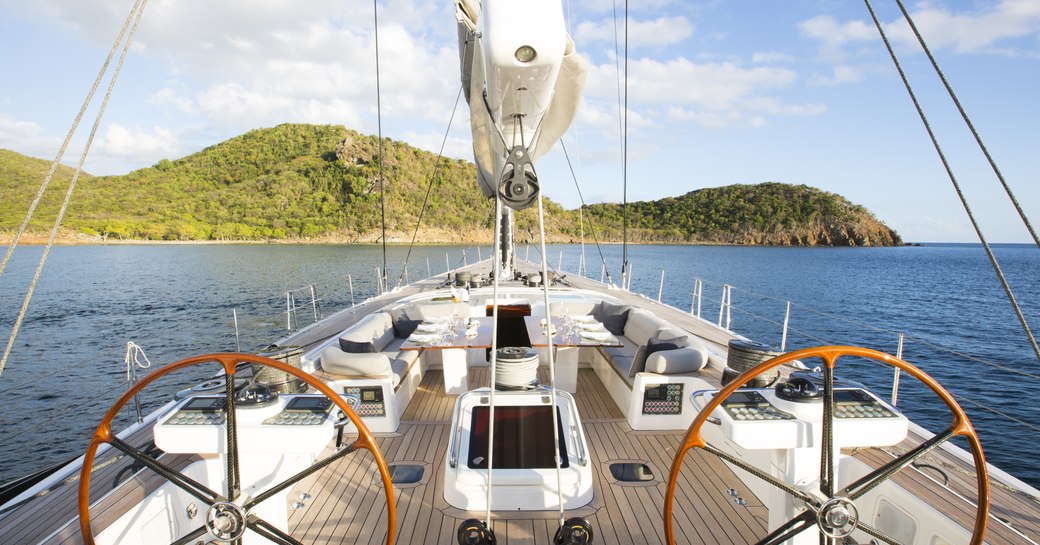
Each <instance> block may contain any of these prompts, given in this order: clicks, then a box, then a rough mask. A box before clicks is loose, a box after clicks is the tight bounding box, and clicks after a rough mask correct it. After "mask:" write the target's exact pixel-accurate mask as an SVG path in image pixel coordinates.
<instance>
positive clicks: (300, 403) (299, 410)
mask: <svg viewBox="0 0 1040 545" xmlns="http://www.w3.org/2000/svg"><path fill="white" fill-rule="evenodd" d="M334 406H335V404H334V403H333V402H332V400H331V399H329V398H327V397H325V396H323V395H313V396H297V397H294V398H293V399H292V400H290V401H289V403H288V404H286V405H285V408H284V409H282V410H281V412H279V413H278V414H276V415H274V416H273V417H271V418H268V419H267V420H264V424H266V425H274V426H320V425H321V424H322V423H324V422H325V419H326V418H327V417H328V415H329V411H330V410H332V407H334Z"/></svg>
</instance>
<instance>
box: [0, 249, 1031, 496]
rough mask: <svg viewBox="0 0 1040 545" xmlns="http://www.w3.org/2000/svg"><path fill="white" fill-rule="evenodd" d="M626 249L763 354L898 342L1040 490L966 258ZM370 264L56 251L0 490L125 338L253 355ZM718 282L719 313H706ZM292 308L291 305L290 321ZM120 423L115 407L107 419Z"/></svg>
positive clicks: (420, 257)
mask: <svg viewBox="0 0 1040 545" xmlns="http://www.w3.org/2000/svg"><path fill="white" fill-rule="evenodd" d="M489 251H490V249H489V248H488V247H486V246H485V247H474V246H470V247H466V248H462V247H446V246H428V247H417V248H415V249H413V250H412V251H411V255H410V257H409V265H408V270H407V273H403V272H402V271H403V267H402V264H403V262H404V259H405V256H406V255H407V254H408V249H407V248H404V247H390V248H389V249H388V253H387V257H386V261H385V262H386V268H387V269H388V271H389V274H388V275H387V276H388V278H389V284H390V286H391V287H392V286H394V285H397V284H398V283H399V282H406V281H407V280H416V279H419V278H424V277H426V276H428V275H430V274H435V275H436V274H445V273H446V270H448V269H450V268H454V267H457V266H459V265H462V264H463V263H472V262H474V261H476V260H478V259H479V258H482V257H483V258H486V257H487V256H488V254H489ZM41 253H42V249H41V248H39V247H23V248H19V249H18V250H17V251H16V253H15V258H14V261H13V262H12V264H11V265H9V267H8V270H7V271H6V272H5V273H4V275H3V276H2V277H0V301H2V302H3V303H2V305H0V331H2V332H3V339H4V340H6V338H7V335H8V334H9V332H10V330H11V326H12V324H13V323H14V318H15V316H16V315H17V312H18V309H19V307H20V306H21V301H22V299H23V297H24V294H25V291H26V290H27V289H28V285H29V282H30V280H31V278H32V275H33V271H34V269H35V266H36V262H37V260H38V259H39V257H40V255H41ZM623 253H624V252H623V251H622V248H621V247H620V246H619V245H603V246H601V247H599V248H597V247H596V246H593V245H588V246H586V247H585V248H584V250H583V249H582V247H581V246H578V245H554V246H549V248H548V249H547V251H546V254H547V260H548V262H549V264H550V265H551V266H552V267H554V268H561V269H562V271H563V273H564V274H575V272H576V271H578V270H579V269H580V268H584V270H585V272H586V275H587V276H589V277H591V278H594V279H600V278H603V279H605V280H607V279H609V280H612V281H613V282H614V283H615V284H620V283H621V269H622V266H621V262H622V256H623ZM517 254H518V257H520V258H521V259H524V258H527V259H529V260H531V261H537V260H540V259H541V256H540V253H539V250H538V248H537V247H536V246H530V247H528V246H523V245H521V246H519V247H518V248H517ZM627 254H628V261H629V265H628V266H627V267H626V272H627V273H628V274H630V275H631V288H632V290H633V291H637V292H640V293H643V294H645V295H647V296H648V297H650V298H652V299H657V298H658V294H659V293H660V297H661V300H662V301H663V302H665V303H667V304H669V305H672V306H675V307H678V308H680V309H682V310H684V311H687V312H691V311H692V312H696V310H697V307H699V310H700V315H701V317H702V318H703V319H706V320H708V321H711V322H714V323H719V322H720V320H721V323H722V324H723V325H727V324H728V326H729V327H730V328H731V329H732V330H733V331H735V332H736V333H738V334H740V335H744V336H746V337H749V338H751V339H754V340H757V341H760V342H765V343H767V344H771V345H773V346H777V347H779V346H780V345H781V344H785V348H786V349H788V350H792V349H796V348H806V347H810V346H817V345H823V344H849V345H858V346H867V347H870V348H875V349H877V350H880V351H883V352H889V353H895V352H896V351H897V350H898V349H899V346H900V337H901V336H902V339H903V343H902V346H903V356H904V359H906V360H908V361H910V362H911V363H913V364H915V365H917V366H919V367H920V368H922V369H923V370H924V371H925V372H927V373H929V374H930V375H931V376H933V377H934V378H936V379H937V380H938V381H939V382H940V383H941V384H942V385H943V386H945V387H947V388H948V389H949V390H950V391H951V392H952V393H953V394H954V395H955V396H956V397H957V398H958V399H959V400H960V403H961V405H962V406H963V408H964V409H965V410H966V411H967V413H968V415H969V416H970V418H971V419H972V422H973V423H974V425H975V427H976V428H977V429H978V430H979V434H980V436H981V437H982V441H983V446H984V448H985V452H986V455H987V457H988V460H989V461H991V462H992V463H995V464H996V465H997V466H999V467H1001V468H1003V469H1005V470H1007V471H1009V472H1010V473H1012V474H1013V475H1015V476H1017V477H1019V478H1021V479H1023V480H1025V481H1026V482H1029V483H1031V484H1033V485H1034V486H1037V485H1040V453H1038V452H1037V449H1035V448H1032V447H1031V445H1032V444H1033V443H1034V441H1033V439H1032V438H1035V437H1036V436H1037V432H1038V430H1040V429H1038V425H1040V424H1038V423H1040V418H1038V417H1040V408H1038V407H1040V380H1038V377H1040V362H1038V360H1037V358H1036V356H1035V355H1034V354H1033V351H1032V348H1031V347H1030V345H1029V344H1028V342H1027V341H1026V337H1025V335H1024V333H1023V330H1022V327H1021V325H1020V324H1019V321H1018V319H1017V318H1016V316H1015V314H1014V313H1013V312H1012V310H1011V306H1010V304H1009V303H1008V301H1007V299H1006V297H1005V296H1004V292H1003V289H1002V288H1001V287H1000V284H999V283H998V281H997V279H996V276H995V275H994V273H993V271H992V269H991V267H990V264H989V262H988V260H987V258H986V256H985V254H984V252H983V250H982V248H981V247H979V246H977V245H949V244H927V245H924V246H920V247H899V248H760V247H733V246H671V245H648V246H630V247H629V248H628V252H627ZM996 255H997V257H998V259H999V260H1000V264H1001V266H1002V268H1003V270H1004V272H1005V274H1006V276H1007V278H1008V280H1009V282H1010V284H1011V286H1012V288H1013V289H1014V290H1015V294H1016V296H1017V298H1018V301H1019V302H1020V303H1021V304H1022V307H1023V310H1024V313H1025V316H1026V318H1027V320H1028V321H1029V322H1030V323H1031V324H1033V325H1034V326H1036V325H1040V275H1038V274H1037V272H1038V271H1040V251H1038V250H1037V249H1036V248H1035V247H1033V246H1028V245H1001V246H998V247H997V248H996ZM383 268H384V259H383V253H382V248H381V247H379V246H351V245H126V246H116V245H113V246H72V247H58V248H55V249H54V250H53V251H52V253H51V255H50V258H49V261H48V263H47V267H46V268H45V270H44V273H43V275H42V277H41V279H40V282H39V286H38V288H37V290H36V295H35V297H34V298H33V301H32V305H31V306H30V308H29V311H28V313H27V315H26V319H25V322H24V325H23V326H22V328H21V332H20V334H19V336H18V340H17V342H16V343H15V346H14V351H13V353H12V356H11V358H10V360H9V361H8V363H7V366H6V368H5V369H4V371H3V373H2V375H0V395H2V396H3V399H4V410H3V411H2V413H0V433H2V436H3V440H2V441H0V482H6V481H8V480H10V479H13V478H16V477H18V476H21V475H23V474H26V473H28V472H31V471H33V470H36V469H39V468H42V467H45V466H46V465H48V464H52V463H56V462H59V461H61V460H64V459H68V458H70V457H74V456H77V455H79V454H81V453H82V452H83V450H84V448H85V446H86V443H87V441H88V439H89V436H90V434H91V432H92V430H93V429H94V427H95V426H97V423H98V422H99V420H100V418H101V416H102V415H103V414H104V412H105V411H106V410H107V409H108V407H109V406H110V405H111V404H112V402H113V401H114V400H115V399H116V398H117V397H118V396H119V395H120V394H121V393H122V392H123V391H125V389H126V387H127V386H126V375H127V371H126V365H125V362H124V356H125V352H126V346H127V343H128V342H134V343H136V344H138V345H140V346H141V347H142V348H143V349H144V351H145V354H146V355H147V357H148V358H149V360H150V361H151V362H152V364H153V367H154V366H158V365H160V364H163V363H169V362H171V361H174V360H176V359H179V358H182V357H186V356H190V355H195V354H200V353H206V352H219V351H232V350H237V349H241V350H242V351H246V352H256V351H259V350H261V349H263V348H264V347H265V346H267V345H268V344H270V343H271V342H273V341H275V340H278V339H279V338H281V337H283V336H285V335H286V333H287V326H288V325H289V323H288V322H289V321H292V325H293V326H294V327H296V326H305V325H306V324H308V323H310V322H312V321H313V319H314V317H315V316H318V317H320V316H322V315H328V314H330V313H331V312H333V311H335V310H338V309H340V308H343V307H345V306H349V305H350V304H351V302H352V301H357V302H360V301H361V300H363V299H364V298H366V297H371V296H372V295H374V294H375V293H376V292H377V290H378V289H379V288H378V278H379V274H380V271H382V270H383ZM662 273H663V288H662ZM698 279H699V280H700V285H701V286H702V288H701V296H700V298H699V301H698V300H697V298H696V297H695V296H694V291H695V286H696V281H697V280H698ZM727 285H728V286H732V287H731V288H729V291H728V293H729V295H730V297H729V300H730V303H731V304H730V305H729V307H728V308H727V306H726V305H724V304H722V303H723V290H725V289H726V288H725V286H727ZM311 286H313V290H314V293H315V294H316V295H317V297H318V302H317V303H312V301H311V293H312V291H311ZM289 292H291V293H292V294H293V298H292V299H290V298H288V297H287V293H289ZM293 301H294V302H295V307H296V308H295V309H294V311H293V312H288V310H287V309H289V308H290V307H292V302H293ZM788 303H790V312H788V310H787V309H788ZM785 322H786V323H787V328H786V335H785V328H784V323H785ZM236 326H237V332H238V334H237V335H236ZM142 361H143V360H142ZM806 363H807V364H809V365H812V363H811V362H806ZM149 370H150V369H140V370H139V371H138V372H139V373H140V374H142V375H143V374H144V373H147V372H148V371H149ZM210 372H212V370H202V369H200V370H195V371H189V372H186V373H184V374H183V375H177V376H176V377H174V376H171V377H170V380H168V381H166V382H163V383H162V384H159V385H156V388H150V389H149V390H147V391H146V393H145V395H144V396H143V403H144V411H145V412H147V411H148V410H152V409H154V408H156V407H158V406H160V405H161V404H162V403H163V402H164V401H165V400H166V399H169V395H170V394H171V393H172V392H174V391H176V390H177V389H179V388H184V387H186V386H189V385H191V384H194V383H195V382H197V381H199V380H202V379H203V378H205V377H206V376H207V375H208V373H210ZM836 372H837V374H838V375H839V376H843V377H847V378H851V379H855V380H858V381H861V382H865V383H866V384H867V385H868V386H870V387H871V388H872V389H874V391H875V392H877V393H878V394H879V395H881V396H883V397H885V398H886V399H889V398H890V396H891V395H892V383H893V377H894V373H893V371H892V369H891V368H886V367H884V366H880V365H867V364H860V363H857V364H855V365H853V364H851V363H849V364H845V363H844V362H841V363H840V364H839V366H838V368H837V370H836ZM898 396H899V397H898V402H899V405H898V406H899V407H900V408H901V409H903V410H904V411H906V412H907V413H908V414H909V415H910V416H911V418H914V419H915V421H918V422H920V423H922V424H923V425H926V426H927V427H928V428H929V429H931V430H932V431H936V432H938V431H942V430H943V429H944V428H945V427H946V426H948V425H949V423H950V420H951V417H950V414H949V412H948V411H946V410H945V408H944V407H942V406H936V403H934V402H923V401H918V400H919V399H922V398H925V397H928V395H927V392H925V389H924V388H923V387H922V386H921V385H920V384H919V383H917V382H916V381H914V380H912V379H910V378H909V377H907V376H906V375H905V374H904V375H903V376H902V379H901V382H900V387H899V391H898ZM998 411H999V412H998ZM1000 413H1003V414H1000ZM134 419H135V417H134V415H133V414H132V413H131V412H130V411H127V412H124V413H123V414H121V415H120V417H119V418H118V419H117V421H116V423H115V427H116V428H121V427H123V426H126V425H128V424H130V423H131V422H132V421H134Z"/></svg>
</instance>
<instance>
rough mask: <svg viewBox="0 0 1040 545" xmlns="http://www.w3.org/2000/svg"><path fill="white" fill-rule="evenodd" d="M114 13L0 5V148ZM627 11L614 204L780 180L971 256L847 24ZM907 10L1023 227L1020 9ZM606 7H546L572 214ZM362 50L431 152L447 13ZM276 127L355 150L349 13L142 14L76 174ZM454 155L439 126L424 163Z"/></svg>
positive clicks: (370, 79)
mask: <svg viewBox="0 0 1040 545" xmlns="http://www.w3.org/2000/svg"><path fill="white" fill-rule="evenodd" d="M874 3H875V4H876V6H875V7H876V9H877V10H878V12H879V15H880V18H881V20H882V21H883V22H884V23H885V25H886V27H887V28H888V29H889V30H890V32H891V33H892V36H893V40H894V42H895V45H896V48H897V51H898V52H899V53H900V54H901V57H902V60H903V63H904V65H905V67H906V68H907V70H908V72H909V73H910V75H911V78H912V83H913V84H914V86H915V89H916V90H917V91H918V92H919V94H920V96H921V99H922V103H923V105H924V107H925V109H926V111H927V113H928V114H929V115H930V117H931V120H932V123H933V125H934V127H935V128H936V130H937V132H938V133H939V134H940V138H941V143H942V146H943V149H944V150H945V151H947V152H948V154H949V156H950V158H951V162H952V166H953V168H954V171H955V174H956V175H957V176H958V179H959V180H960V181H961V183H962V184H963V186H964V189H965V192H966V194H967V195H968V197H969V199H970V200H971V203H972V206H973V208H974V210H975V211H976V212H977V214H978V216H979V218H980V222H981V224H982V227H983V229H984V232H985V234H986V236H987V237H988V238H989V239H990V240H992V241H996V242H1022V241H1026V240H1028V235H1027V233H1026V231H1025V229H1024V228H1023V227H1022V226H1021V224H1020V223H1019V222H1018V221H1017V216H1016V215H1015V213H1014V211H1013V209H1012V208H1011V206H1010V204H1008V203H1007V199H1006V197H1004V194H1003V190H1002V189H1000V186H999V185H998V183H997V181H996V179H995V177H994V176H993V174H992V173H991V172H989V170H988V167H987V165H986V164H985V162H984V160H983V158H982V155H981V153H979V152H978V150H977V149H975V148H974V147H973V142H972V140H971V138H970V135H969V134H968V133H967V131H966V130H965V128H964V127H963V125H962V124H961V123H960V122H959V121H958V119H957V117H956V112H955V110H953V108H952V106H951V105H950V101H949V99H948V98H946V97H945V95H944V92H943V90H942V88H941V87H940V86H939V84H938V80H937V78H936V77H935V75H934V73H932V72H931V71H930V68H929V66H928V65H927V60H926V59H925V57H924V55H923V54H922V53H921V52H920V51H919V49H918V48H916V47H914V42H913V40H912V36H911V35H910V34H909V31H908V29H907V28H906V27H905V25H903V24H902V23H901V16H900V14H899V11H898V9H897V7H896V6H895V4H894V2H893V1H892V0H875V2H874ZM131 4H132V1H131V0H34V1H33V2H25V1H23V0H19V1H15V0H0V48H2V51H3V52H4V54H3V55H0V73H2V74H3V75H4V78H3V80H4V84H3V85H0V148H7V149H13V150H15V151H18V152H21V153H25V154H28V155H33V156H36V157H43V158H53V156H54V154H55V152H56V150H57V149H58V146H59V144H60V142H61V140H62V138H63V137H64V134H65V132H66V131H67V129H68V126H69V125H70V123H71V121H72V119H73V118H74V116H75V113H76V111H77V110H78V108H79V105H80V103H81V101H82V100H83V97H84V96H85V95H86V92H87V90H88V88H89V85H90V82H92V81H93V78H94V76H95V74H96V71H97V69H98V68H99V67H100V65H101V62H102V60H103V58H104V55H105V53H106V52H107V50H108V47H109V45H110V43H111V40H112V39H114V37H115V36H116V34H117V32H118V28H119V25H120V24H121V22H122V19H123V18H124V17H125V15H126V13H127V12H128V11H129V8H130V6H131ZM630 4H631V9H632V12H631V18H630V27H629V74H630V79H629V168H628V172H629V175H628V188H629V200H643V199H655V198H660V197H664V196H669V195H681V194H683V193H686V192H688V191H692V190H695V189H699V188H704V187H717V186H722V185H728V184H734V183H758V182H764V181H780V182H787V183H804V184H808V185H812V186H816V187H819V188H821V189H824V190H827V191H833V192H836V193H840V194H842V195H845V196H847V197H848V198H849V199H851V200H852V201H853V202H856V203H859V204H863V205H865V206H867V207H868V208H869V209H871V210H872V211H874V212H875V213H876V214H877V215H878V217H879V218H881V219H882V220H883V221H885V222H887V223H888V224H889V225H891V226H892V227H894V228H895V229H896V230H897V231H899V232H900V234H901V235H902V236H903V237H904V238H905V239H907V240H911V241H954V242H964V241H974V240H975V238H974V233H973V232H972V230H971V227H970V225H969V223H968V221H967V219H966V217H965V214H964V211H963V209H962V208H961V206H960V204H959V202H958V201H957V200H956V196H955V194H954V192H953V190H952V188H951V185H950V182H949V180H948V178H947V177H946V174H945V172H944V171H943V169H942V166H941V164H940V162H939V160H938V158H937V157H936V155H935V152H934V150H933V149H932V147H931V144H930V142H929V141H928V140H927V136H926V134H925V132H924V129H923V128H922V127H921V123H920V121H919V120H918V119H917V118H916V114H915V112H914V110H913V107H912V105H911V103H910V101H909V99H908V98H907V96H906V92H905V90H904V89H903V88H902V85H901V83H900V82H899V80H898V77H897V74H896V72H895V70H894V68H893V67H892V64H891V62H890V61H889V60H888V57H887V54H886V53H885V51H884V49H883V46H882V44H881V42H880V39H879V38H878V35H877V31H876V30H875V29H874V28H873V25H872V23H871V22H870V19H869V14H868V13H867V11H866V8H865V6H864V5H863V4H862V3H860V2H856V1H844V0H842V1H837V0H831V1H823V2H808V1H801V0H785V1H783V2H775V1H767V0H758V1H752V0H743V1H736V0H732V1H725V0H716V1H710V2H697V3H691V2H681V1H670V0H641V1H639V2H630ZM907 4H908V7H909V9H910V11H911V13H912V15H913V16H914V17H915V21H916V22H917V23H918V25H919V27H920V28H921V31H922V33H923V34H924V36H925V39H926V40H928V41H929V44H930V45H931V46H932V47H933V50H934V51H935V53H936V55H937V57H938V59H939V62H940V63H941V65H942V68H943V70H944V72H945V73H946V75H947V77H948V78H949V79H950V81H951V82H952V84H953V85H954V87H955V89H956V91H957V93H958V95H959V96H960V98H961V101H962V103H963V104H964V106H965V108H966V109H967V111H968V113H969V114H970V115H972V117H973V121H974V122H975V124H976V127H977V128H978V129H979V131H980V132H981V134H982V136H983V138H984V140H985V142H986V144H987V146H988V147H989V148H990V151H991V153H992V154H993V156H994V157H995V158H996V160H997V161H998V164H999V166H1000V168H1001V170H1002V171H1003V173H1004V175H1005V177H1006V179H1007V180H1008V183H1009V184H1010V186H1011V188H1012V189H1013V190H1014V191H1015V192H1016V194H1017V196H1018V198H1019V200H1020V202H1021V204H1022V206H1023V207H1024V208H1025V209H1026V212H1027V213H1029V214H1030V216H1031V217H1032V218H1033V220H1034V221H1036V222H1040V183H1038V180H1037V178H1038V176H1037V175H1038V172H1040V154H1038V153H1037V152H1038V145H1037V143H1038V137H1037V132H1038V129H1037V127H1040V107H1038V106H1037V103H1036V96H1037V94H1038V90H1040V0H1004V1H988V2H983V1H969V0H957V1H952V0H951V1H939V0H934V1H931V2H915V1H909V2H908V3H907ZM622 7H623V2H620V0H618V3H617V9H618V10H619V12H620V10H621V9H622ZM614 8H615V2H614V1H611V0H585V1H582V2H568V1H567V0H564V9H565V12H566V13H567V14H568V22H569V26H570V28H571V32H572V34H573V36H574V39H575V42H576V44H577V47H578V50H579V52H580V53H581V54H583V55H584V56H586V58H587V59H588V60H589V63H590V66H591V70H590V75H589V81H588V85H587V88H586V93H585V97H584V102H583V105H582V109H581V111H580V113H579V116H578V119H577V121H576V123H575V125H574V126H573V127H572V129H571V131H570V133H569V134H568V135H567V136H566V143H567V147H568V150H569V151H570V153H571V158H572V160H574V161H575V167H576V169H577V171H578V175H579V180H580V182H581V186H582V191H583V193H584V195H585V198H586V200H587V201H588V202H601V201H620V200H621V198H622V182H621V166H620V160H619V156H620V144H619V141H620V136H619V129H618V124H619V122H618V111H619V107H618V101H617V94H618V89H617V81H618V80H617V78H616V64H615V57H614V51H615V41H614V19H613V10H614ZM619 24H621V23H619ZM380 40H381V66H382V89H383V133H384V135H386V136H390V137H392V138H394V139H397V140H404V141H407V142H409V143H412V144H414V145H417V146H420V147H422V148H425V149H429V150H432V151H436V150H437V148H438V147H439V145H440V141H441V138H442V135H443V133H444V130H445V128H446V126H447V122H448V117H449V115H450V113H451V108H452V105H453V104H454V100H455V95H456V93H457V91H458V85H459V83H458V52H457V46H456V34H455V26H454V13H453V3H451V2H426V1H422V2H420V1H416V0H389V1H386V2H381V3H380ZM460 111H463V112H464V111H465V107H464V106H462V107H461V110H460ZM284 122H309V123H336V124H345V125H347V126H349V127H351V128H355V129H357V130H360V131H362V132H366V133H374V132H375V130H376V117H375V77H374V53H373V47H372V3H371V2H368V1H367V0H366V1H360V0H348V1H330V0H308V1H306V2H299V1H276V0H268V1H264V2H256V1H248V2H247V1H245V0H233V1H228V2H217V1H212V0H150V2H149V5H148V9H147V11H146V13H145V15H144V20H143V22H142V25H141V28H140V30H139V31H138V36H137V39H136V40H135V45H134V48H133V50H132V54H131V56H130V58H129V59H128V61H127V64H126V66H125V67H124V69H123V74H122V76H121V78H120V82H119V84H118V86H117V89H116V92H115V94H114V96H113V99H112V104H111V105H110V106H109V108H108V111H107V113H106V117H105V121H104V122H103V124H102V126H101V128H100V130H99V134H98V139H97V141H96V143H95V146H94V150H93V151H92V157H91V158H90V159H88V162H87V167H86V168H87V171H88V172H91V173H94V174H119V173H125V172H128V171H130V170H133V169H136V168H141V167H146V166H150V165H152V164H154V163H156V162H157V161H158V160H159V159H162V158H177V157H181V156H183V155H186V154H189V153H192V152H195V151H198V150H200V149H202V148H203V147H206V146H209V145H212V144H214V143H217V142H220V141H222V140H224V139H227V138H230V137H232V136H235V135H237V134H240V133H242V132H245V131H247V130H249V129H252V128H257V127H267V126H273V125H277V124H279V123H284ZM85 127H89V121H88V122H86V123H85ZM80 132H81V134H85V132H86V129H85V128H84V129H81V131H80ZM74 142H78V144H79V146H80V147H81V146H82V142H83V137H82V136H80V137H78V138H77V140H75V141H74ZM80 147H77V146H76V145H74V146H73V148H72V150H71V151H70V152H69V155H67V157H66V163H72V162H74V161H75V160H76V158H78V155H79V150H80ZM469 147H470V144H469V140H468V131H467V123H466V120H465V118H464V117H463V116H460V117H458V118H456V120H455V123H454V124H453V128H452V130H451V133H450V138H449V140H448V145H447V153H448V154H449V155H452V156H455V157H464V158H469V156H470V153H469V149H470V148H469ZM539 173H540V179H541V182H542V188H543V191H544V192H545V194H546V195H548V196H549V197H551V198H553V199H555V200H557V201H560V202H562V203H563V204H564V205H565V206H568V207H576V206H577V205H578V204H579V200H578V197H577V192H576V190H575V189H574V184H573V182H572V181H571V179H570V174H569V171H568V170H567V167H566V163H565V161H564V159H563V154H562V153H561V152H560V151H559V149H557V150H556V151H554V152H552V153H550V154H549V155H547V156H546V157H545V158H543V160H542V161H541V163H540V164H539Z"/></svg>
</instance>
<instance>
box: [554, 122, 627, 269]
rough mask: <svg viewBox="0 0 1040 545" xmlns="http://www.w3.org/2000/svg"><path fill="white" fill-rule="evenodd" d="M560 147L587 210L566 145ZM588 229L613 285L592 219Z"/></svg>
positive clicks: (562, 143)
mask: <svg viewBox="0 0 1040 545" xmlns="http://www.w3.org/2000/svg"><path fill="white" fill-rule="evenodd" d="M560 147H562V148H563V156H564V158H566V159H567V168H569V169H570V170H571V178H572V179H573V180H574V188H575V189H577V190H578V198H579V199H581V206H582V208H588V205H586V204H585V196H584V195H582V194H581V186H580V185H579V184H578V176H577V175H576V174H574V166H573V165H572V164H571V156H570V154H569V153H567V144H566V143H565V142H564V141H563V139H562V138H561V139H560ZM589 228H590V229H591V230H592V240H593V241H594V242H595V243H596V250H597V251H599V260H600V263H602V264H603V270H604V272H606V274H607V283H608V284H613V283H614V280H613V279H612V278H611V277H610V271H608V270H607V259H606V258H605V257H603V248H601V247H600V245H599V237H597V236H596V225H595V223H593V221H592V218H591V217H590V218H589Z"/></svg>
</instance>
